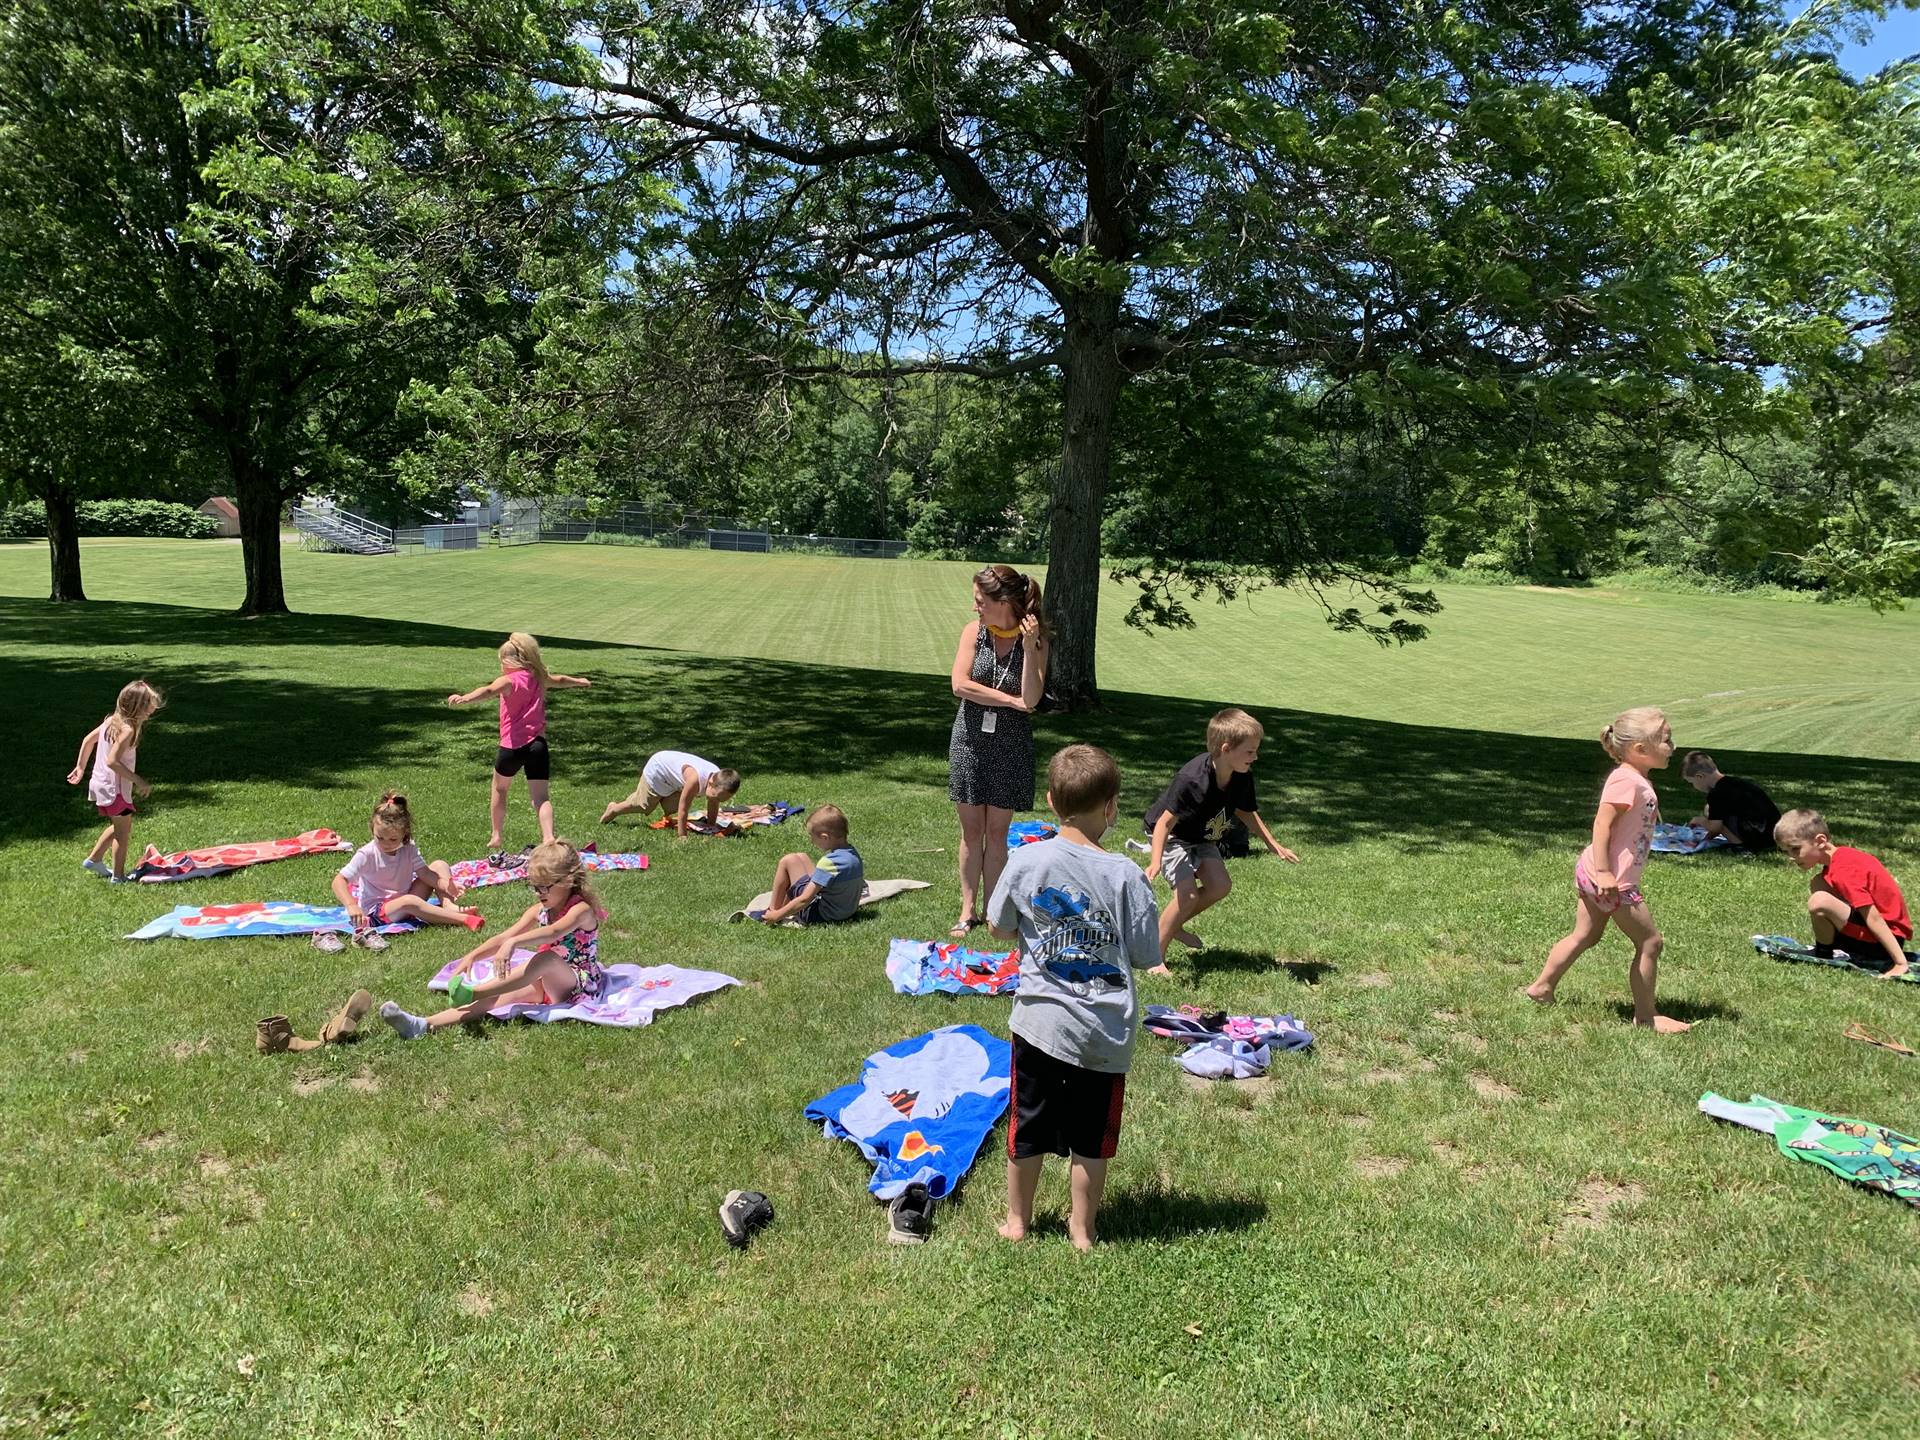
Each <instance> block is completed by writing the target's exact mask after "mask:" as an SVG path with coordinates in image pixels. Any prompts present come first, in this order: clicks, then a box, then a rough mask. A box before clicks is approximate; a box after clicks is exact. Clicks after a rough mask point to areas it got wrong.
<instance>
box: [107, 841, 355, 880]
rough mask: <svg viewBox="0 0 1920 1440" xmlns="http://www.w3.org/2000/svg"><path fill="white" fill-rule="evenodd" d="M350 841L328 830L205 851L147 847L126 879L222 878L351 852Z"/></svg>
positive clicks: (215, 847)
mask: <svg viewBox="0 0 1920 1440" xmlns="http://www.w3.org/2000/svg"><path fill="white" fill-rule="evenodd" d="M351 849H353V842H352V841H350V840H342V839H341V838H340V837H339V836H338V835H337V834H335V833H334V832H333V831H331V830H303V831H301V832H300V833H299V834H298V835H292V836H289V837H288V838H287V839H285V840H249V841H247V842H245V843H243V844H239V845H215V846H212V847H211V848H209V849H206V850H176V851H174V852H173V853H172V854H170V855H162V854H161V853H160V851H159V849H158V848H157V847H155V846H152V845H149V846H148V847H147V853H146V854H145V855H142V856H141V857H140V863H139V864H137V865H135V866H134V867H133V869H132V870H130V871H128V872H127V878H128V879H129V880H139V881H142V882H144V883H146V884H148V885H156V884H163V883H165V882H167V881H170V880H204V879H206V878H207V877H208V876H209V875H224V874H226V873H227V872H228V871H229V870H238V869H241V868H242V867H243V866H247V865H264V864H266V863H267V862H268V861H269V860H291V859H293V858H294V857H295V856H298V855H324V854H326V853H327V852H329V851H332V850H351Z"/></svg>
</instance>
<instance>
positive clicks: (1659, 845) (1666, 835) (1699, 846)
mask: <svg viewBox="0 0 1920 1440" xmlns="http://www.w3.org/2000/svg"><path fill="white" fill-rule="evenodd" d="M1732 845H1733V841H1732V840H1730V839H1728V838H1727V837H1726V836H1725V835H1709V834H1707V832H1706V831H1705V830H1702V829H1700V828H1699V827H1697V826H1694V825H1668V824H1666V823H1665V822H1662V823H1661V824H1658V825H1655V826H1654V827H1653V847H1652V848H1653V853H1654V854H1656V855H1698V854H1699V853H1700V852H1701V851H1702V850H1724V849H1728V848H1731V846H1732Z"/></svg>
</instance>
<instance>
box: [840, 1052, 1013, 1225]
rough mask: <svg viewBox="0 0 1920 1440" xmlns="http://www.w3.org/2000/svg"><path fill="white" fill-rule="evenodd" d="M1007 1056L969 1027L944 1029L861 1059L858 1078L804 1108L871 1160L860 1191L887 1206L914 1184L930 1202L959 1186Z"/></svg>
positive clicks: (992, 1111) (1007, 1084) (995, 1117)
mask: <svg viewBox="0 0 1920 1440" xmlns="http://www.w3.org/2000/svg"><path fill="white" fill-rule="evenodd" d="M1012 1083H1013V1050H1012V1047H1011V1046H1009V1045H1008V1044H1007V1042H1006V1041H1004V1040H1002V1039H1000V1038H999V1037H998V1036H995V1035H990V1034H988V1033H987V1032H986V1031H985V1030H982V1029H981V1028H980V1027H979V1026H977V1025H949V1026H946V1027H945V1028H944V1029H940V1030H931V1031H929V1032H928V1033H926V1034H925V1035H916V1036H914V1037H913V1038H912V1039H911V1040H902V1041H900V1042H899V1043H898V1044H894V1045H889V1046H888V1047H887V1048H886V1049H884V1050H876V1051H875V1052H874V1053H873V1054H871V1055H869V1056H868V1057H867V1061H866V1064H865V1066H864V1067H863V1068H862V1070H861V1073H860V1078H859V1079H858V1080H856V1081H854V1082H853V1083H852V1084H851V1085H842V1086H841V1087H840V1088H839V1089H838V1090H832V1091H829V1092H828V1093H827V1094H825V1095H822V1096H821V1097H820V1098H819V1099H818V1100H816V1101H814V1102H813V1103H812V1104H811V1105H809V1106H807V1111H806V1114H807V1119H809V1120H812V1121H815V1122H817V1123H818V1124H819V1126H820V1130H821V1133H822V1134H824V1135H825V1136H826V1137H827V1138H828V1139H829V1140H851V1141H852V1142H853V1143H854V1144H855V1145H858V1146H859V1147H860V1153H861V1154H862V1155H865V1156H866V1157H867V1158H868V1159H869V1160H871V1161H872V1162H873V1180H872V1181H871V1182H870V1183H869V1184H868V1186H867V1188H868V1189H869V1190H871V1191H872V1192H873V1193H874V1194H875V1195H877V1196H878V1197H879V1198H880V1199H882V1200H891V1199H892V1198H893V1197H894V1196H896V1195H898V1194H899V1193H900V1192H901V1191H902V1190H905V1189H906V1188H907V1186H909V1185H914V1184H920V1185H925V1186H926V1187H927V1193H928V1194H930V1195H932V1196H933V1197H934V1198H935V1199H938V1198H940V1197H941V1196H942V1195H945V1194H946V1193H947V1192H948V1191H950V1190H951V1189H953V1187H954V1186H955V1185H957V1184H959V1183H960V1178H961V1177H962V1176H963V1175H965V1174H966V1173H967V1169H968V1167H969V1166H971V1165H972V1164H973V1159H974V1156H976V1155H977V1154H979V1153H980V1147H981V1145H982V1144H984V1143H985V1142H986V1138H987V1133H988V1132H989V1131H990V1130H992V1129H993V1127H994V1126H995V1125H996V1124H997V1123H999V1120H1000V1116H1001V1113H1002V1112H1003V1111H1005V1110H1006V1108H1007V1094H1008V1091H1009V1089H1010V1088H1011V1086H1012Z"/></svg>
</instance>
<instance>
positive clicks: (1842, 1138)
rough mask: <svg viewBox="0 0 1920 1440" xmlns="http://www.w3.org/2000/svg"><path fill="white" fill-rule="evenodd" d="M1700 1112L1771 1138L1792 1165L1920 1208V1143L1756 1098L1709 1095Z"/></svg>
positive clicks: (1867, 1125) (1859, 1123)
mask: <svg viewBox="0 0 1920 1440" xmlns="http://www.w3.org/2000/svg"><path fill="white" fill-rule="evenodd" d="M1700 1111H1701V1113H1702V1114H1705V1115H1711V1116H1713V1118H1714V1119H1716V1120H1727V1121H1731V1122H1732V1123H1733V1124H1735V1125H1744V1126H1746V1127H1747V1128H1748V1129H1749V1130H1758V1131H1759V1132H1760V1133H1761V1134H1763V1135H1771V1136H1772V1137H1773V1143H1774V1144H1775V1145H1777V1146H1778V1147H1779V1149H1780V1153H1781V1154H1782V1155H1784V1156H1786V1157H1787V1158H1788V1159H1789V1160H1805V1161H1807V1162H1808V1163H1810V1164H1813V1165H1818V1166H1819V1167H1820V1168H1821V1169H1823V1170H1828V1171H1831V1172H1832V1173H1833V1174H1835V1175H1838V1176H1839V1177H1840V1178H1841V1179H1842V1180H1851V1181H1852V1182H1853V1183H1854V1184H1856V1185H1864V1186H1866V1187H1867V1188H1868V1189H1870V1190H1879V1191H1881V1192H1882V1193H1884V1194H1887V1195H1892V1196H1895V1197H1896V1198H1898V1199H1901V1200H1904V1201H1906V1202H1907V1203H1908V1204H1909V1205H1913V1206H1916V1207H1920V1140H1915V1139H1914V1138H1913V1137H1912V1136H1910V1135H1902V1134H1901V1133H1900V1132H1899V1131H1898V1130H1889V1129H1888V1128H1887V1127H1886V1126H1884V1125H1875V1124H1873V1123H1872V1122H1870V1121H1866V1120H1849V1119H1847V1118H1846V1117H1845V1116H1841V1115H1828V1114H1826V1113H1824V1112H1823V1111H1819V1110H1802V1109H1800V1107H1799V1106H1797V1105H1783V1104H1781V1103H1780V1102H1779V1101H1778V1100H1769V1099H1768V1098H1767V1097H1766V1096H1764V1095H1755V1096H1754V1097H1752V1099H1751V1100H1750V1101H1749V1102H1748V1103H1747V1104H1745V1105H1742V1104H1741V1103H1740V1102H1739V1101H1737V1100H1729V1099H1727V1098H1726V1097H1725V1096H1724V1095H1716V1094H1714V1093H1713V1092H1712V1091H1711V1090H1709V1091H1708V1092H1707V1093H1706V1094H1705V1095H1702V1096H1701V1097H1700Z"/></svg>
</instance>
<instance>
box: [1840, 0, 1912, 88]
mask: <svg viewBox="0 0 1920 1440" xmlns="http://www.w3.org/2000/svg"><path fill="white" fill-rule="evenodd" d="M1915 54H1920V11H1915V10H1895V11H1894V12H1893V13H1892V14H1890V15H1888V16H1887V18H1886V19H1884V20H1882V21H1881V22H1880V23H1879V24H1878V25H1877V26H1875V27H1874V33H1873V38H1872V39H1871V40H1869V41H1868V42H1867V43H1866V44H1864V45H1849V46H1847V48H1846V49H1845V50H1843V51H1841V52H1840V59H1841V62H1842V63H1843V64H1845V65H1846V67H1847V68H1848V69H1849V70H1851V71H1852V72H1853V73H1854V74H1856V75H1870V74H1872V73H1873V72H1874V71H1876V70H1879V69H1882V68H1883V67H1885V66H1887V65H1890V64H1892V63H1893V62H1894V61H1895V60H1904V59H1906V58H1907V57H1908V56H1910V55H1915Z"/></svg>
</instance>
